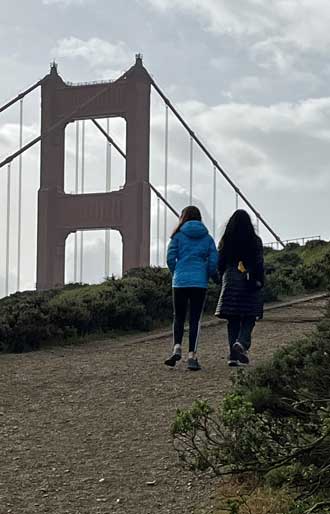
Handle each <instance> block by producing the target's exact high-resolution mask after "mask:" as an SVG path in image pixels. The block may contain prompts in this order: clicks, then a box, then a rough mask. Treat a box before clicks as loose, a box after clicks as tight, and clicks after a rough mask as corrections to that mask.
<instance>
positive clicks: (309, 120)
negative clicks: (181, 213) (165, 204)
mask: <svg viewBox="0 0 330 514" xmlns="http://www.w3.org/2000/svg"><path fill="white" fill-rule="evenodd" d="M23 5H24V7H23ZM0 7H1V20H0V66H1V81H0V104H2V103H4V102H5V101H6V100H8V99H10V98H11V97H13V96H14V95H16V94H17V93H18V92H19V91H21V90H23V89H24V88H25V87H27V86H29V85H31V84H32V83H34V82H35V81H36V80H38V79H39V78H41V77H43V76H44V75H45V74H46V73H47V72H48V69H49V63H50V61H51V60H52V59H54V58H55V59H56V61H57V62H58V69H59V73H60V74H61V75H62V77H63V78H64V80H67V81H73V82H75V81H78V82H81V81H89V80H104V79H114V78H116V77H117V76H118V75H119V74H120V73H121V72H123V71H124V70H126V69H127V68H128V67H129V66H131V65H132V64H133V63H134V56H135V54H136V53H137V52H141V53H142V54H143V56H144V64H145V66H146V67H147V69H148V70H149V71H150V73H151V74H152V75H153V77H154V78H155V79H156V81H157V82H158V83H159V85H160V86H161V87H162V88H163V89H164V90H165V92H166V93H167V94H168V96H170V98H171V99H172V101H173V102H174V103H175V104H176V106H177V107H178V109H179V111H180V112H181V113H183V114H184V117H185V118H186V119H187V121H188V122H189V123H190V125H191V127H192V128H193V130H194V131H195V132H196V133H197V134H199V135H200V136H201V138H202V140H203V141H204V142H205V143H206V144H207V146H208V147H209V148H210V150H211V151H212V153H213V154H214V156H215V157H216V159H217V160H218V161H219V162H220V163H221V164H222V165H223V167H224V168H225V169H226V170H227V171H228V173H229V174H230V176H231V177H232V178H233V179H234V180H235V181H236V182H237V183H238V185H239V187H240V188H241V189H242V191H243V192H245V193H246V195H247V196H248V198H249V199H250V200H251V201H252V202H253V203H254V204H255V206H256V207H257V209H258V210H259V211H260V212H261V214H263V215H264V216H265V218H266V220H267V221H268V222H269V223H270V225H271V226H272V227H273V228H274V229H275V230H276V231H277V232H278V233H279V234H280V236H281V237H282V238H283V239H287V238H294V237H302V236H312V235H321V236H322V237H323V238H326V239H328V238H330V228H329V221H328V220H329V217H330V207H329V188H330V174H329V161H330V159H329V157H330V145H329V143H330V94H329V86H328V84H329V79H330V62H329V58H328V56H329V50H330V31H329V26H330V2H329V1H328V0H313V1H312V2H311V1H310V0H273V1H271V2H270V1H269V0H203V1H201V0H122V1H121V2H118V1H117V0H116V1H114V0H25V2H24V4H23V3H22V1H21V0H11V1H10V2H8V1H7V0H0ZM39 108H40V99H39V97H38V93H35V94H33V95H32V97H31V98H30V99H29V100H28V101H27V102H26V106H25V114H24V139H25V141H28V140H29V139H30V138H31V137H33V136H34V135H36V134H38V130H39V118H40V113H39ZM112 123H113V125H112V130H113V133H114V134H115V135H116V137H117V138H118V140H119V141H120V143H121V144H122V145H123V146H124V144H125V141H124V126H123V122H122V121H118V122H117V123H115V122H112ZM74 130H75V127H74V126H71V127H70V129H68V131H67V163H66V187H67V191H68V192H70V191H72V190H73V187H74V186H73V178H72V177H73V169H74V159H75V155H74V150H75V147H74V138H75V134H74ZM170 130H171V132H170V141H169V149H170V161H169V181H170V184H171V185H170V200H171V201H172V203H173V204H174V205H175V207H177V208H178V209H180V208H182V207H184V205H185V204H186V203H187V201H188V189H189V187H188V182H189V139H188V137H187V135H186V133H185V132H184V131H183V130H181V129H180V127H179V126H178V125H177V124H176V123H175V121H174V119H170ZM86 131H87V132H86V134H87V137H86V153H87V156H86V175H87V177H86V181H87V186H86V188H87V191H103V190H104V183H105V143H104V141H103V139H102V136H101V135H100V134H98V133H97V132H96V131H95V130H94V129H93V127H92V126H90V124H89V123H87V124H86ZM17 141H18V107H14V108H12V109H11V110H10V111H8V112H7V113H6V114H4V115H0V154H1V157H4V156H6V154H7V153H8V152H9V151H11V150H15V149H16V148H17ZM38 152H39V149H38V148H36V149H35V150H31V151H30V152H29V154H27V155H26V156H25V157H24V168H23V170H24V198H23V212H24V223H23V229H24V230H23V254H24V255H23V263H22V278H23V287H33V284H34V282H35V277H34V269H35V250H34V248H35V234H36V223H35V219H36V208H35V206H36V191H37V189H38V176H39V169H38V167H39V163H38ZM163 155H164V109H163V106H162V105H161V103H160V102H158V101H157V98H156V97H155V98H153V115H152V138H151V179H152V181H153V183H154V184H155V185H157V186H159V187H161V185H162V183H163V169H164V163H163ZM112 170H113V180H112V188H113V189H116V188H118V187H119V186H120V185H121V184H122V183H123V180H124V167H123V163H122V162H120V159H119V158H118V157H115V158H114V162H113V167H112ZM212 180H213V171H212V167H211V165H210V164H209V163H208V162H207V160H206V159H204V158H203V157H202V156H201V155H200V154H199V152H197V151H196V152H195V167H194V197H195V202H196V203H198V204H199V205H201V207H202V208H203V212H204V216H205V220H206V222H207V223H208V225H209V228H210V230H211V231H212V222H211V215H212V208H211V199H212ZM5 190H6V170H5V169H2V170H1V171H0V296H1V295H2V294H3V291H4V267H5V258H4V255H5V210H6V203H5V198H6V197H5ZM217 200H218V206H217V223H216V225H217V237H218V236H219V233H220V231H221V227H222V226H223V224H224V223H225V221H226V219H227V218H228V216H229V214H230V213H231V211H232V210H233V209H234V207H235V199H234V195H233V194H232V192H231V191H230V189H229V188H228V187H227V186H226V185H225V183H224V182H223V181H222V180H221V179H220V178H219V180H218V185H217ZM240 205H242V204H240ZM171 223H173V219H172V218H170V220H169V225H170V226H171ZM155 225H156V224H155V212H154V213H153V234H154V235H155ZM11 226H12V229H11V232H12V238H11V248H10V255H11V266H10V268H11V269H10V271H11V290H14V289H15V274H16V260H17V258H16V253H17V249H16V247H17V244H16V232H17V228H16V227H17V164H16V163H15V164H14V165H13V168H12V213H11ZM262 236H263V239H264V240H265V241H269V240H271V237H270V235H268V234H267V233H266V232H264V231H262ZM112 239H113V244H112V252H111V270H112V271H114V272H115V273H118V272H119V269H120V251H119V238H118V236H117V235H114V236H113V238H112ZM85 243H86V251H85V266H84V279H85V280H90V281H94V280H99V279H100V278H101V277H102V276H104V235H103V234H101V233H89V234H87V235H86V237H85ZM156 249H157V245H156V242H155V239H154V238H153V246H152V250H153V254H152V255H153V262H155V259H156ZM161 250H162V245H161ZM72 251H73V238H72V237H71V238H70V239H69V241H68V245H67V262H68V274H67V279H68V280H71V279H72V269H73V268H72V266H73V264H72V256H73V253H72Z"/></svg>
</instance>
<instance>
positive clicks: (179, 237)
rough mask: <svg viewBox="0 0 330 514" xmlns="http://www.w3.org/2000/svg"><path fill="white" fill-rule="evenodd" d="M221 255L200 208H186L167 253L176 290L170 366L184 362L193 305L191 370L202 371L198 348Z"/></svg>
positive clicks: (166, 362) (190, 344) (167, 360)
mask: <svg viewBox="0 0 330 514" xmlns="http://www.w3.org/2000/svg"><path fill="white" fill-rule="evenodd" d="M217 263H218V253H217V249H216V247H215V243H214V241H213V238H212V237H211V236H210V235H209V233H208V230H207V228H206V227H205V225H204V224H203V223H202V217H201V213H200V211H199V209H198V208H197V207H194V206H188V207H185V208H184V209H183V211H182V213H181V216H180V219H179V223H178V226H177V227H176V229H175V230H174V232H173V234H172V236H171V241H170V243H169V246H168V250H167V265H168V267H169V269H170V271H171V273H172V277H173V278H172V287H173V307H174V322H173V343H174V344H173V353H172V355H171V356H170V357H169V358H168V359H166V361H165V364H166V365H167V366H171V367H173V366H175V364H176V362H177V361H179V360H180V359H181V354H182V350H181V344H182V339H183V332H184V322H185V318H186V314H187V308H188V302H189V310H190V315H189V358H188V369H190V370H193V371H198V370H199V369H200V365H199V363H198V360H197V345H198V337H199V332H200V322H201V317H202V313H203V308H204V304H205V299H206V291H207V286H208V281H209V278H210V277H212V276H214V275H215V274H216V272H217Z"/></svg>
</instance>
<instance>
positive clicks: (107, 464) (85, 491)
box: [0, 300, 324, 514]
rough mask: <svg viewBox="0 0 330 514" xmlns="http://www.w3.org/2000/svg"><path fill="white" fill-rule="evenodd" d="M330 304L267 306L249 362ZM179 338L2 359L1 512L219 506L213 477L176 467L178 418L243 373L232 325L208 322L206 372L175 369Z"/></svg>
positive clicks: (77, 513)
mask: <svg viewBox="0 0 330 514" xmlns="http://www.w3.org/2000/svg"><path fill="white" fill-rule="evenodd" d="M323 306H324V301H320V300H319V301H314V302H312V303H308V304H301V305H299V306H295V307H291V308H286V309H283V310H282V309H281V310H278V311H273V312H269V313H267V315H266V317H265V321H264V322H262V323H259V324H258V325H257V328H256V330H255V333H254V344H253V349H252V352H251V353H252V365H253V363H255V362H258V361H261V360H263V359H265V358H267V357H268V356H270V355H271V354H272V352H273V350H274V349H275V348H278V347H280V346H282V345H285V344H287V343H288V342H289V341H292V340H293V339H295V338H297V337H301V336H303V335H304V334H308V333H309V332H310V331H311V330H312V329H313V327H314V326H315V320H316V319H318V318H319V317H320V315H321V310H322V307H323ZM170 344H171V340H170V338H169V337H164V338H162V339H159V340H157V341H153V342H139V343H138V344H137V343H135V342H134V338H133V337H127V338H120V340H110V341H106V342H104V341H103V342H91V343H87V344H84V345H80V346H72V347H65V348H59V347H57V348H55V349H48V350H44V351H39V352H35V353H29V354H24V355H3V356H0V390H1V398H0V437H1V440H0V514H7V513H12V514H45V513H52V514H94V513H95V514H96V513H98V514H109V513H117V514H133V513H134V514H155V513H160V514H165V513H171V514H172V513H180V514H188V513H189V514H190V513H199V512H204V513H211V512H212V511H213V509H212V496H213V492H214V490H215V488H216V487H217V482H216V480H208V481H207V480H205V479H196V478H195V477H194V476H193V475H192V474H190V473H189V472H187V471H184V470H182V469H181V468H180V467H179V466H178V462H177V456H176V453H175V451H174V450H173V447H172V441H171V436H170V425H171V422H172V420H173V418H174V416H175V411H176V409H177V408H178V407H184V406H189V405H190V404H191V402H192V401H193V400H194V399H196V398H200V399H201V398H203V399H206V398H207V399H209V400H210V401H211V402H212V403H216V402H217V401H219V399H221V397H222V396H223V394H224V393H225V392H226V391H228V390H229V388H230V377H231V375H232V373H235V370H231V369H229V368H228V367H227V366H226V360H225V358H226V353H227V352H226V328H225V325H224V324H219V326H216V327H209V328H205V329H204V330H203V331H202V335H201V341H200V346H199V349H200V362H201V364H202V366H203V369H202V371H200V372H198V373H192V372H189V371H187V370H186V362H185V359H183V361H181V362H180V363H179V365H178V366H177V368H176V369H174V370H170V369H167V368H166V367H165V366H164V365H163V360H164V358H165V357H166V355H167V353H168V351H169V349H170Z"/></svg>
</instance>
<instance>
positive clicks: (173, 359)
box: [164, 353, 181, 368]
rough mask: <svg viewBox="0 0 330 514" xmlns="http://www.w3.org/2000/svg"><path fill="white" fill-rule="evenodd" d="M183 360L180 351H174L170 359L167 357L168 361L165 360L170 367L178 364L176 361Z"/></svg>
mask: <svg viewBox="0 0 330 514" xmlns="http://www.w3.org/2000/svg"><path fill="white" fill-rule="evenodd" d="M180 360H181V355H180V354H179V353H173V355H171V357H169V358H168V359H166V361H165V362H164V364H165V365H166V366H169V367H170V368H174V366H175V365H176V363H177V362H178V361H180Z"/></svg>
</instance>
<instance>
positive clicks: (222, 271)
mask: <svg viewBox="0 0 330 514" xmlns="http://www.w3.org/2000/svg"><path fill="white" fill-rule="evenodd" d="M218 270H219V275H220V277H221V282H222V286H221V293H220V298H219V301H218V305H217V308H216V311H215V315H216V316H218V317H219V318H225V319H228V318H229V317H230V316H255V317H256V318H259V319H261V318H262V316H263V304H264V301H263V291H262V286H263V285H264V258H263V245H262V241H261V239H260V238H259V237H258V244H257V253H256V258H255V263H254V264H253V265H252V266H249V269H248V271H249V272H250V275H251V276H252V277H253V278H254V280H256V281H258V282H259V283H260V286H261V287H259V288H253V289H252V290H251V287H249V284H248V282H247V280H246V275H245V274H244V273H241V272H240V271H239V270H238V262H237V263H236V264H235V265H233V264H232V263H231V264H229V263H227V262H226V259H225V258H224V256H223V254H221V252H220V253H219V263H218Z"/></svg>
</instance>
